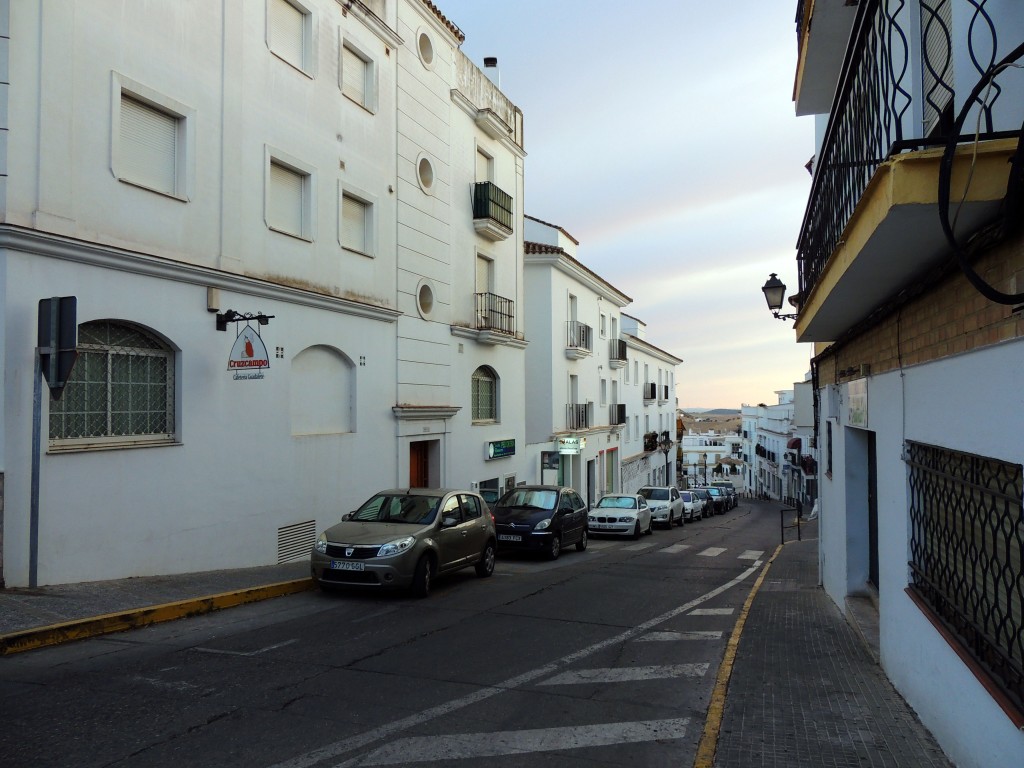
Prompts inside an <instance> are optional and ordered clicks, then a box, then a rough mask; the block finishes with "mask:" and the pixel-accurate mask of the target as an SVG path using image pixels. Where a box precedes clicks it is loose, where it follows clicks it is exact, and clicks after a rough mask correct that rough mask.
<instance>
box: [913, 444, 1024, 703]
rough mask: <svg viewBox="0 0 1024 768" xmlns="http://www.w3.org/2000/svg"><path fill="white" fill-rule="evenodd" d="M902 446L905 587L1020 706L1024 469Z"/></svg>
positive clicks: (1023, 693) (1023, 690) (1023, 697)
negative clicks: (906, 494) (907, 538)
mask: <svg viewBox="0 0 1024 768" xmlns="http://www.w3.org/2000/svg"><path fill="white" fill-rule="evenodd" d="M907 449H908V459H907V465H908V467H909V487H910V524H911V542H910V549H911V561H910V569H911V573H912V584H911V589H913V591H914V592H915V593H916V594H917V595H918V596H919V597H920V598H921V599H922V600H923V601H924V602H925V603H926V604H927V605H928V606H929V607H930V608H931V609H932V610H933V611H934V612H935V615H936V616H937V617H938V618H939V619H940V620H941V621H942V622H943V623H944V624H945V625H946V626H947V627H948V628H949V630H950V631H951V632H952V633H953V634H954V635H956V636H957V637H958V638H959V639H960V641H961V643H962V644H963V647H964V648H965V649H966V650H967V652H968V653H969V654H970V655H971V656H972V657H973V658H974V659H975V660H976V661H977V662H978V663H979V664H980V665H981V666H982V667H983V668H984V669H985V670H986V671H987V672H988V673H989V675H990V676H991V678H992V680H993V682H994V683H995V684H996V685H998V686H999V687H1000V688H1001V689H1002V690H1003V692H1005V693H1006V695H1007V697H1008V698H1009V699H1010V700H1011V701H1012V702H1013V703H1014V704H1015V706H1016V707H1017V708H1020V709H1024V616H1022V611H1024V568H1022V562H1021V561H1022V558H1024V554H1022V552H1024V519H1022V494H1024V468H1022V467H1021V465H1019V464H1010V463H1008V462H1005V461H1000V460H998V459H991V458H985V457H983V456H975V455H973V454H969V453H961V452H960V451H954V450H949V449H946V448H938V447H935V446H930V445H922V444H918V443H908V444H907Z"/></svg>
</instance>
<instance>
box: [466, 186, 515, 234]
mask: <svg viewBox="0 0 1024 768" xmlns="http://www.w3.org/2000/svg"><path fill="white" fill-rule="evenodd" d="M514 215H515V211H514V207H513V205H512V196H511V195H510V194H508V193H507V192H505V191H503V190H501V189H500V188H499V187H498V186H496V185H495V184H494V183H493V182H490V181H478V182H476V183H475V184H474V185H473V228H474V229H475V230H476V231H477V233H479V234H480V235H482V236H483V237H486V238H487V239H488V240H495V241H497V240H506V239H508V238H509V237H511V236H512V219H513V217H514Z"/></svg>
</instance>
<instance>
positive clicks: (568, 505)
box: [492, 485, 587, 560]
mask: <svg viewBox="0 0 1024 768" xmlns="http://www.w3.org/2000/svg"><path fill="white" fill-rule="evenodd" d="M492 510H493V512H494V526H495V530H496V532H497V534H498V551H499V552H502V551H514V550H526V551H531V552H538V553H540V554H543V555H544V556H546V557H547V558H548V559H549V560H554V559H556V558H557V557H558V556H559V555H560V554H561V552H562V550H563V549H564V548H565V547H568V546H570V545H572V544H575V545H576V549H577V550H578V551H580V552H582V551H583V550H585V549H586V548H587V503H586V502H585V501H584V500H583V498H582V497H581V496H580V495H579V494H578V493H577V492H576V491H575V490H574V489H572V488H567V487H562V486H558V485H518V486H516V487H515V488H513V489H512V490H510V491H508V492H507V493H506V494H505V495H504V496H502V497H501V498H500V499H498V500H497V501H496V502H495V503H494V505H493V506H492Z"/></svg>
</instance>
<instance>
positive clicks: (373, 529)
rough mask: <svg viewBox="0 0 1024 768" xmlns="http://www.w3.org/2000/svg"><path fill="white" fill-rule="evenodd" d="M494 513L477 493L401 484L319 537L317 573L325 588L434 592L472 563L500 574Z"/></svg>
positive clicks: (314, 560)
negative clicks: (440, 578) (441, 579)
mask: <svg viewBox="0 0 1024 768" xmlns="http://www.w3.org/2000/svg"><path fill="white" fill-rule="evenodd" d="M495 545H496V537H495V534H494V518H493V517H492V516H491V512H490V510H489V509H488V507H487V504H486V502H484V500H483V498H482V497H481V496H480V494H478V493H474V492H472V491H465V490H459V489H444V488H441V489H438V488H401V489H397V488H396V489H393V490H388V491H380V492H379V493H376V494H374V495H373V496H372V497H370V499H369V500H368V501H367V502H366V503H364V504H363V505H362V506H361V507H359V509H357V510H355V511H354V512H349V513H348V514H347V515H345V516H344V517H343V518H342V520H341V522H340V523H338V524H337V525H333V526H331V527H330V528H328V529H327V530H326V531H324V532H323V533H321V534H320V537H319V538H318V539H317V541H316V544H315V545H314V546H313V551H312V552H311V554H310V572H311V574H312V577H313V580H314V581H316V583H317V584H319V585H320V587H321V588H323V589H331V588H333V587H338V586H365V587H377V588H380V587H395V588H411V589H412V591H413V593H414V594H416V595H417V596H419V597H426V596H427V595H428V594H429V592H430V587H431V583H432V582H433V579H434V577H435V576H437V575H439V574H443V573H450V572H451V571H456V570H459V569H460V568H466V567H469V566H473V567H475V568H476V573H477V575H478V576H481V577H486V576H490V575H491V574H492V573H493V572H494V555H495Z"/></svg>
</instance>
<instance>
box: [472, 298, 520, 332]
mask: <svg viewBox="0 0 1024 768" xmlns="http://www.w3.org/2000/svg"><path fill="white" fill-rule="evenodd" d="M476 327H477V330H478V331H497V332H498V333H506V334H508V335H509V336H515V335H516V304H515V302H514V301H512V299H506V298H505V297H504V296H498V295H497V294H494V293H478V294H476Z"/></svg>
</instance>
